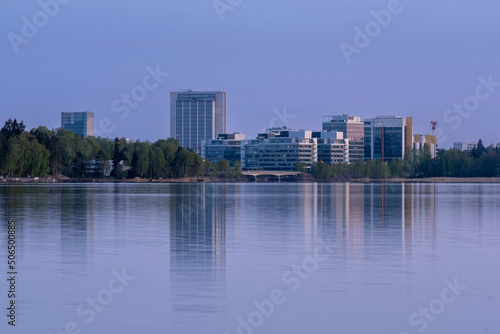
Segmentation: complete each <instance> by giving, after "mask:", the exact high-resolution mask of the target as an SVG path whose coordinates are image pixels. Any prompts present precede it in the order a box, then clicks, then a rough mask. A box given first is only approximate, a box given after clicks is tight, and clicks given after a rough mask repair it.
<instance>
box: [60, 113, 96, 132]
mask: <svg viewBox="0 0 500 334" xmlns="http://www.w3.org/2000/svg"><path fill="white" fill-rule="evenodd" d="M61 127H62V128H63V129H65V130H69V131H72V132H74V133H76V134H78V135H79V136H82V137H83V138H86V137H87V136H93V135H94V113H93V112H91V111H84V112H62V113H61Z"/></svg>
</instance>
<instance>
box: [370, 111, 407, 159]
mask: <svg viewBox="0 0 500 334" xmlns="http://www.w3.org/2000/svg"><path fill="white" fill-rule="evenodd" d="M364 122H365V139H364V140H365V149H364V151H365V153H364V154H365V160H370V159H373V160H382V161H391V160H395V159H404V158H405V154H406V152H407V151H408V150H411V148H412V147H413V120H412V118H411V117H407V118H403V117H400V116H377V117H375V118H369V119H365V121H364Z"/></svg>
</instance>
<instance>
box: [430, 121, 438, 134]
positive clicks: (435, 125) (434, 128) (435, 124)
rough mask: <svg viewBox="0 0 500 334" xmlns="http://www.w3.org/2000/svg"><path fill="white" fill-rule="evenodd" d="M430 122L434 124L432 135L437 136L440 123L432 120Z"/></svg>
mask: <svg viewBox="0 0 500 334" xmlns="http://www.w3.org/2000/svg"><path fill="white" fill-rule="evenodd" d="M429 123H431V125H432V135H433V136H435V135H436V127H437V125H438V122H436V121H430V122H429Z"/></svg>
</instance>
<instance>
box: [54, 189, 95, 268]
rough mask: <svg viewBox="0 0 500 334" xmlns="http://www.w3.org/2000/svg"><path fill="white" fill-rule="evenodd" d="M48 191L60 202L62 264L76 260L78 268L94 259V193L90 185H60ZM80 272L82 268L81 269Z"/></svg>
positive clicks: (68, 266)
mask: <svg viewBox="0 0 500 334" xmlns="http://www.w3.org/2000/svg"><path fill="white" fill-rule="evenodd" d="M58 190H59V191H56V192H53V193H52V194H51V195H50V199H51V201H52V203H59V205H60V207H59V208H58V210H55V212H58V213H60V217H59V218H60V224H61V263H62V264H63V270H64V268H68V269H69V268H71V266H74V265H75V264H77V265H78V267H79V268H85V270H84V272H85V273H87V269H88V268H86V265H88V264H89V263H92V262H93V256H94V254H93V250H94V245H93V243H94V196H93V195H94V193H93V189H92V188H91V187H87V186H81V187H80V186H75V187H61V188H60V189H58ZM82 273H83V272H82Z"/></svg>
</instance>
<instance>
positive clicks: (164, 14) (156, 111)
mask: <svg viewBox="0 0 500 334" xmlns="http://www.w3.org/2000/svg"><path fill="white" fill-rule="evenodd" d="M49 2H51V1H49V0H44V1H42V3H44V4H45V3H49ZM389 2H390V1H367V0H363V1H357V2H355V3H353V2H351V1H336V2H332V3H329V2H320V3H303V2H301V1H296V0H291V1H287V2H286V3H281V2H271V3H269V2H263V1H261V2H259V1H253V2H243V3H241V4H240V5H238V6H230V7H231V8H230V9H231V10H227V11H223V12H221V11H220V10H219V11H217V10H215V9H214V5H213V1H206V2H196V3H193V2H168V3H159V2H157V3H156V2H155V3H150V4H144V3H135V2H134V3H126V4H123V3H120V4H119V3H118V2H115V1H109V2H107V3H106V4H105V5H104V4H102V3H100V2H99V3H98V2H93V1H90V2H86V3H78V2H74V1H71V2H67V3H65V4H61V3H59V2H56V3H59V5H58V8H57V12H56V10H55V9H54V8H53V9H52V11H53V12H52V14H53V15H52V16H49V15H47V14H44V9H43V8H42V7H41V6H40V5H39V3H38V1H34V0H29V1H24V2H22V3H19V2H17V3H12V4H9V6H6V7H5V10H4V11H2V13H1V14H0V15H1V20H0V35H2V36H3V38H2V41H3V42H2V43H0V45H1V47H2V66H1V71H2V75H1V76H0V85H1V86H2V87H3V89H2V92H1V93H0V94H2V95H1V97H2V99H1V100H2V110H5V113H4V118H7V117H15V118H18V119H23V120H24V121H25V123H26V124H27V127H28V128H32V127H35V126H38V125H40V124H44V125H46V126H47V127H49V128H51V127H57V126H58V124H59V113H60V112H74V111H83V110H91V111H93V112H95V114H96V119H95V124H96V130H99V128H100V126H101V125H103V126H101V128H102V130H105V131H106V133H104V135H106V136H109V137H110V138H114V137H131V138H134V139H141V140H154V139H157V138H165V137H166V136H168V135H169V133H168V129H169V127H170V120H169V112H168V106H169V92H170V91H175V90H179V89H182V88H185V89H192V90H226V91H227V92H228V97H227V113H228V114H227V131H228V132H234V131H240V132H243V133H246V134H247V135H248V136H249V137H252V136H254V135H255V134H256V133H257V132H258V130H259V129H261V128H262V127H270V126H273V125H276V126H278V125H287V126H289V127H299V126H298V125H299V124H300V125H301V126H300V127H304V128H310V129H315V128H316V127H317V125H316V124H317V120H318V119H320V118H321V116H322V115H325V114H344V113H347V114H353V115H360V116H362V117H368V116H376V115H393V114H396V115H401V116H403V117H407V116H413V117H414V118H415V124H414V130H415V132H416V133H428V132H429V131H430V126H429V123H428V122H429V121H430V120H436V121H438V122H439V125H438V130H440V129H441V130H442V131H444V133H443V135H442V137H441V138H440V139H439V142H440V147H443V148H446V147H451V146H452V143H453V142H454V141H477V140H478V139H479V138H481V139H483V141H484V142H485V143H496V142H498V141H499V140H498V138H497V136H496V126H495V124H496V123H497V122H498V121H499V120H500V118H499V117H500V116H498V113H497V110H498V106H499V105H500V89H499V85H500V84H499V82H500V72H498V71H497V69H498V66H497V60H496V54H497V52H495V51H496V50H497V49H498V46H497V45H496V43H493V42H492V41H494V40H496V35H495V32H496V31H498V28H499V27H500V22H498V20H497V17H496V16H497V15H496V13H498V10H499V9H500V4H498V3H494V2H486V1H481V2H479V3H468V2H466V3H455V4H454V5H453V6H452V7H450V6H449V3H448V2H447V1H444V0H441V1H434V2H432V3H427V2H414V1H413V2H409V1H402V2H399V7H397V8H396V9H391V10H392V14H391V15H392V16H391V17H390V19H389V18H387V17H386V18H381V16H380V15H381V14H380V13H386V12H387V10H388V4H389ZM384 11H386V12H384ZM40 13H41V14H40ZM54 13H55V14H54ZM374 13H375V14H374ZM44 15H45V16H44ZM44 17H48V19H47V20H46V21H47V22H45V21H43V22H42V21H41V22H38V21H36V20H34V18H36V19H38V20H41V19H40V18H42V19H43V18H44ZM88 17H92V24H89V22H88ZM185 17H190V18H192V20H193V22H198V23H199V24H191V22H187V21H186V20H185V19H184V18H185ZM116 18H119V19H116ZM377 18H378V20H377ZM384 20H385V21H384ZM33 22H35V23H37V25H35V23H33ZM110 22H113V24H110ZM379 22H382V23H379ZM29 27H31V28H33V29H32V30H30V29H29ZM200 27H203V28H200ZM367 27H368V29H372V31H368V32H367V30H366V29H367ZM30 32H31V34H29V33H30ZM173 32H175V33H173ZM15 36H18V39H17V40H16V39H15ZM16 41H17V42H16ZM346 50H347V51H346ZM16 51H17V52H16ZM347 60H350V62H348V61H347ZM127 96H128V98H127ZM454 105H457V107H455V106H454ZM460 105H462V107H461V106H460ZM151 120H155V121H154V122H153V121H151ZM139 124H140V125H141V126H138V125H139ZM315 130H319V129H318V128H316V129H315ZM105 131H102V132H105ZM443 137H446V140H443Z"/></svg>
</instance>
